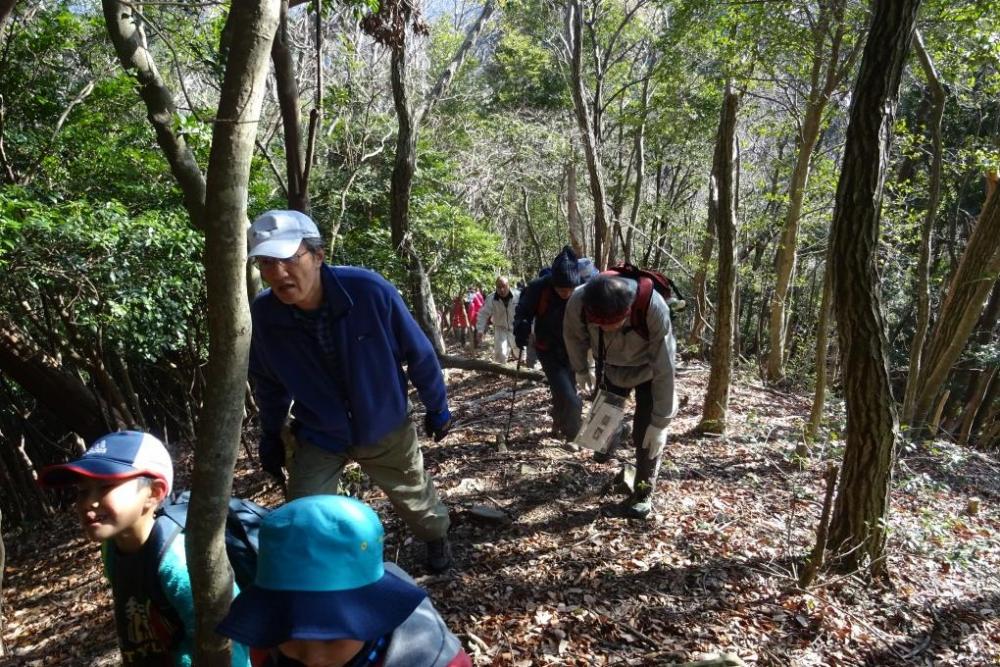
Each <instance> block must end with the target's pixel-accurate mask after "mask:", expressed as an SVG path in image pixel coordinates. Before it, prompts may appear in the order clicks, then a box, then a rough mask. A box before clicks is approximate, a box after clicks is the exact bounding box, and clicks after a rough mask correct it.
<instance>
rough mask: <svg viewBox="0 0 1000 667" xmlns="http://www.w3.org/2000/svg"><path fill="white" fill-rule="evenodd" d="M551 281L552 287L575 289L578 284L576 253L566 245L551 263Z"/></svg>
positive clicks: (578, 274)
mask: <svg viewBox="0 0 1000 667" xmlns="http://www.w3.org/2000/svg"><path fill="white" fill-rule="evenodd" d="M551 281H552V286H553V287H576V286H577V285H579V284H580V268H579V262H578V261H577V257H576V253H575V252H573V249H572V248H571V247H569V246H568V245H567V246H563V249H562V251H561V252H560V253H559V254H558V255H556V258H555V259H554V260H553V261H552V278H551Z"/></svg>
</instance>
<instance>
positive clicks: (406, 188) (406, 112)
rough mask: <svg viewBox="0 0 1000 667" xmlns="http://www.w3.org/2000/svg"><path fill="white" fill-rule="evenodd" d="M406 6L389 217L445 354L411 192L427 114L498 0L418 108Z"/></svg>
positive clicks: (421, 318)
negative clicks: (411, 91)
mask: <svg viewBox="0 0 1000 667" xmlns="http://www.w3.org/2000/svg"><path fill="white" fill-rule="evenodd" d="M402 11H403V15H404V22H403V25H404V28H403V30H402V33H401V35H400V36H399V41H398V43H395V44H393V45H392V57H391V71H390V80H391V84H392V98H393V104H394V107H395V109H396V119H397V122H398V124H399V129H398V133H397V135H396V157H395V162H394V165H393V170H392V180H391V183H390V186H389V219H390V226H391V230H392V245H393V247H394V248H395V250H396V252H397V253H398V254H399V256H400V257H401V258H402V260H403V261H404V262H405V263H406V266H407V269H408V271H409V276H408V277H409V287H410V295H411V306H412V308H413V316H414V318H415V319H416V320H417V324H419V325H420V328H421V329H422V330H423V331H424V333H425V334H427V337H428V339H429V340H430V341H431V344H432V345H433V346H434V349H435V351H436V352H437V354H438V356H440V355H442V354H444V349H445V348H444V337H443V336H442V335H441V323H440V322H439V321H438V317H437V307H436V306H435V304H434V294H433V292H432V291H431V286H430V279H429V278H428V277H427V272H426V271H425V270H424V266H423V263H422V262H421V261H420V257H419V256H418V255H417V252H416V249H415V248H414V245H413V240H412V237H411V231H410V192H411V190H412V188H413V175H414V173H415V172H416V162H417V157H416V156H417V131H418V128H419V126H420V123H421V122H422V121H423V119H424V117H425V116H426V115H427V114H428V113H429V112H430V111H431V109H433V107H434V105H435V104H436V103H437V101H438V100H439V99H440V98H441V96H442V95H444V93H445V91H446V90H447V89H448V86H449V85H450V84H451V81H452V80H453V79H454V77H455V74H456V73H457V72H458V69H459V67H461V65H462V63H463V62H464V60H465V57H466V55H467V54H468V53H469V51H470V50H471V49H472V47H473V45H474V44H475V42H476V39H477V38H478V36H479V33H480V32H481V31H482V28H483V24H485V22H486V20H487V19H488V18H489V17H490V15H491V14H492V13H493V3H492V2H487V3H486V5H485V6H484V7H483V11H482V12H481V13H480V15H479V18H478V19H477V20H476V22H475V23H474V24H473V25H472V26H471V27H470V28H469V30H468V32H467V33H466V36H465V41H463V42H462V45H461V46H460V47H459V48H458V50H457V51H456V52H455V55H454V56H453V57H452V59H451V61H450V62H449V63H448V66H447V67H445V69H444V71H443V72H442V74H441V76H440V77H439V78H438V81H437V83H436V84H435V85H434V88H433V89H432V90H431V92H430V93H429V94H428V96H427V99H425V100H424V103H423V104H422V105H421V106H420V107H419V108H418V109H417V110H416V111H413V110H411V105H410V99H409V95H408V93H407V90H406V70H407V59H406V30H407V29H406V25H407V24H408V23H409V19H410V16H411V13H412V8H411V7H410V6H409V5H406V6H405V8H404V9H403V10H402Z"/></svg>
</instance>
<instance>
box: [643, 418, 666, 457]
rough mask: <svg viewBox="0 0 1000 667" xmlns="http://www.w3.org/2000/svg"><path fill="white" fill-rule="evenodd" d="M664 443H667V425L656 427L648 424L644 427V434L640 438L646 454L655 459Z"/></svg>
mask: <svg viewBox="0 0 1000 667" xmlns="http://www.w3.org/2000/svg"><path fill="white" fill-rule="evenodd" d="M665 444H667V427H666V426H663V427H662V428H657V427H656V426H653V425H652V424H650V425H649V426H648V427H647V428H646V435H644V436H643V438H642V448H643V449H644V450H646V456H647V457H648V458H650V459H655V458H656V457H657V456H659V455H660V452H662V451H663V445H665Z"/></svg>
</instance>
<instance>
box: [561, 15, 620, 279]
mask: <svg viewBox="0 0 1000 667" xmlns="http://www.w3.org/2000/svg"><path fill="white" fill-rule="evenodd" d="M582 33H583V9H582V7H580V2H579V0H570V1H569V2H568V3H566V41H567V44H568V45H569V47H570V48H569V50H570V86H571V88H572V92H573V109H574V111H575V112H576V122H577V125H578V126H579V128H580V138H581V139H582V141H583V153H584V156H585V157H586V159H587V172H588V175H589V176H590V194H591V196H592V197H593V200H594V264H595V265H596V266H597V268H598V269H604V268H606V267H607V266H608V259H609V253H610V252H611V230H610V227H609V226H608V217H607V216H608V203H607V201H608V197H607V191H606V188H605V185H604V167H603V166H602V165H601V156H600V155H599V153H598V142H599V140H600V139H599V137H598V135H597V134H596V131H595V127H596V126H597V123H598V121H597V120H596V119H594V118H592V117H591V113H590V107H589V106H588V105H587V101H586V99H585V98H584V90H583V86H584V81H583V43H582V42H583V36H582Z"/></svg>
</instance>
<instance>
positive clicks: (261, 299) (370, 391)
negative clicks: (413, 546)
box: [249, 211, 451, 572]
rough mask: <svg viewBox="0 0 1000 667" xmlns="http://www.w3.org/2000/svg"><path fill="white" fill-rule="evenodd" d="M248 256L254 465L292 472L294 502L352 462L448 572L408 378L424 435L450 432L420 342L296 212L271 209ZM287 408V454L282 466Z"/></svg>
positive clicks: (371, 277) (364, 273)
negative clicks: (256, 437) (256, 429)
mask: <svg viewBox="0 0 1000 667" xmlns="http://www.w3.org/2000/svg"><path fill="white" fill-rule="evenodd" d="M249 256H250V257H251V258H253V259H254V261H255V262H256V263H257V266H258V268H259V269H260V273H261V276H262V277H263V279H264V280H265V281H267V283H268V285H270V289H267V290H264V291H263V292H261V293H260V295H258V296H257V298H256V299H254V302H253V306H252V307H251V317H252V320H253V335H252V338H251V349H250V376H251V378H253V380H254V395H255V397H256V399H257V405H258V408H259V410H260V423H261V430H262V437H261V441H260V450H259V454H260V462H261V467H262V468H263V469H264V470H265V471H267V472H268V473H270V474H271V475H272V476H274V477H275V478H277V479H278V480H282V481H283V480H284V471H283V470H282V468H283V467H287V468H288V495H289V498H290V499H294V498H300V497H303V496H310V495H318V494H328V493H336V492H337V487H338V483H339V481H340V475H341V473H342V472H343V469H344V466H345V465H346V464H347V462H348V461H356V462H357V463H358V464H359V465H360V466H361V469H362V470H363V471H364V472H365V473H367V474H368V476H369V477H371V479H372V481H373V482H374V483H375V484H376V485H377V486H379V487H380V488H381V489H382V490H383V491H384V492H385V494H386V495H387V496H388V497H389V500H390V502H392V505H393V507H395V509H396V511H397V512H398V513H399V514H400V516H401V517H402V519H403V521H404V522H405V523H406V524H407V525H408V526H409V528H410V530H411V531H412V532H413V533H414V535H415V536H416V537H417V538H418V539H420V540H423V541H424V542H425V543H426V544H427V565H428V568H429V569H430V570H431V571H432V572H442V571H444V570H446V569H447V568H448V566H449V565H450V564H451V550H450V547H449V545H448V538H447V532H448V526H449V518H448V510H447V508H446V507H445V505H444V503H442V502H441V500H440V498H439V497H438V494H437V491H436V490H435V489H434V484H433V481H432V480H431V478H430V476H429V475H428V474H427V473H426V471H425V470H424V463H423V455H422V454H421V452H420V447H419V444H418V442H417V433H416V429H415V428H414V427H413V424H412V423H411V422H410V419H409V416H408V402H407V383H406V379H407V376H408V377H409V380H410V382H412V383H413V385H414V386H415V387H416V389H417V393H418V395H419V396H420V400H421V401H422V402H423V403H424V406H425V407H426V408H427V414H426V416H425V418H424V427H425V429H426V431H427V435H428V436H433V437H434V440H435V442H437V441H439V440H441V439H442V438H444V437H445V436H446V435H447V434H448V430H449V428H450V426H451V413H450V412H449V410H448V396H447V391H446V389H445V385H444V379H443V377H442V375H441V367H440V365H439V364H438V360H437V355H436V354H435V352H434V348H433V347H432V346H431V344H430V341H429V340H427V336H426V335H424V333H423V332H422V331H421V330H420V328H419V327H418V326H417V323H416V321H415V320H414V319H413V316H412V315H411V314H410V311H409V310H408V309H407V307H406V304H405V303H403V300H402V298H401V297H400V296H399V292H398V291H397V290H396V288H395V287H394V286H393V285H392V284H390V283H389V282H388V281H386V280H385V279H384V278H383V277H382V276H380V275H379V274H377V273H375V272H374V271H369V270H367V269H360V268H354V267H345V266H336V267H334V266H330V265H328V264H326V263H325V262H324V261H323V244H322V239H321V238H320V234H319V230H318V229H317V228H316V225H315V223H314V222H313V221H312V220H311V219H310V218H309V216H307V215H305V214H303V213H300V212H298V211H268V212H267V213H264V214H263V215H261V216H260V217H259V218H257V219H256V220H254V222H253V224H252V225H251V227H250V238H249ZM404 364H405V365H406V371H405V373H404V370H403V365H404ZM289 407H291V416H292V420H291V429H290V430H291V435H292V438H290V440H292V441H294V448H293V451H292V452H289V456H288V458H287V459H286V452H285V448H284V445H283V442H282V438H281V433H282V427H283V426H284V424H285V421H286V418H287V417H288V412H289Z"/></svg>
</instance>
